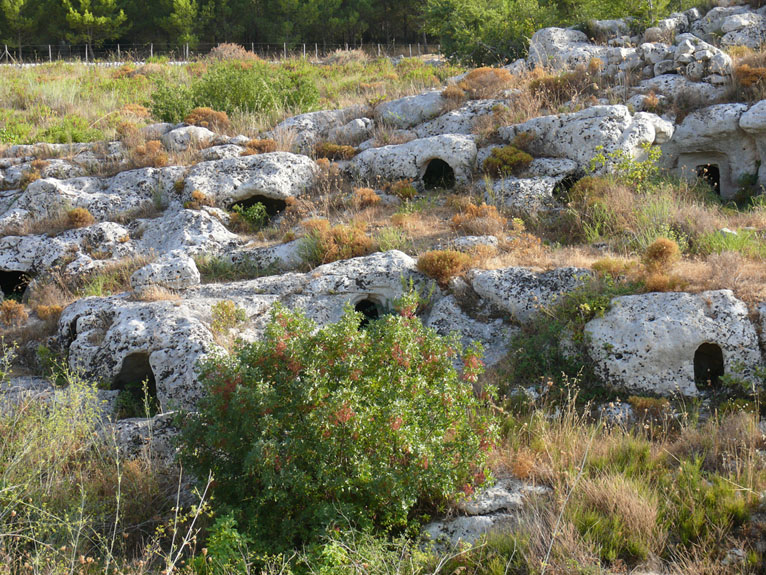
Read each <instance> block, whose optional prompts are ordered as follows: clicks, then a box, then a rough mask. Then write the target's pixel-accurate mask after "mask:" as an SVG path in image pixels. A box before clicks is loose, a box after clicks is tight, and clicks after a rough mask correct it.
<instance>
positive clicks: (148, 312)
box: [59, 296, 215, 411]
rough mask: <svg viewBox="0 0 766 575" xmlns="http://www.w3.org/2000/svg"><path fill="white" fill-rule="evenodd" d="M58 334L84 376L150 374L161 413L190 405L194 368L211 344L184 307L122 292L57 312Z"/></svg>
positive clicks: (194, 394)
mask: <svg viewBox="0 0 766 575" xmlns="http://www.w3.org/2000/svg"><path fill="white" fill-rule="evenodd" d="M59 337H60V341H61V343H62V346H63V347H64V349H68V351H69V365H70V367H71V368H72V369H78V370H81V371H82V373H83V374H84V375H85V376H86V377H90V378H94V379H96V380H102V381H105V382H107V383H112V382H114V381H116V380H118V378H121V379H123V380H126V379H129V380H132V381H134V383H140V382H141V381H142V380H143V379H144V378H146V377H150V376H151V377H153V378H154V380H155V382H156V386H157V399H158V400H159V402H160V405H161V407H162V410H163V411H168V410H171V409H174V408H177V407H178V408H186V409H191V408H193V407H194V405H195V404H196V401H197V399H198V398H199V396H200V393H201V389H200V384H199V382H198V381H197V376H196V374H195V372H194V366H195V364H196V362H197V361H198V360H199V359H201V358H202V357H204V356H205V355H206V354H207V353H209V352H211V351H212V350H213V349H214V348H215V345H214V343H213V336H212V334H211V333H210V331H209V329H208V328H207V327H206V326H205V324H204V323H203V322H202V321H201V320H200V319H199V318H198V317H195V316H194V315H193V314H192V313H191V312H190V310H189V309H188V308H187V307H185V306H180V305H176V304H175V302H170V301H156V302H134V301H130V300H128V299H127V298H126V297H125V296H113V297H108V298H85V299H81V300H79V301H77V302H75V303H73V304H72V305H70V306H69V307H67V308H66V309H65V310H64V313H63V314H62V315H61V318H60V320H59Z"/></svg>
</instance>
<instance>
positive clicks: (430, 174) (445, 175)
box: [423, 158, 455, 190]
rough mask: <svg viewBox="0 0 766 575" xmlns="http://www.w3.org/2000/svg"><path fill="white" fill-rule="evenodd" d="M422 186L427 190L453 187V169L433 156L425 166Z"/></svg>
mask: <svg viewBox="0 0 766 575" xmlns="http://www.w3.org/2000/svg"><path fill="white" fill-rule="evenodd" d="M423 186H424V187H425V189H427V190H435V189H442V188H443V189H448V188H454V187H455V170H453V169H452V166H450V165H449V164H448V163H447V162H445V161H444V160H442V159H440V158H434V159H433V160H431V161H430V162H428V165H427V166H426V171H425V173H424V174H423Z"/></svg>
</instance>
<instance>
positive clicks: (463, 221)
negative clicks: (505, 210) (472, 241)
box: [451, 203, 508, 236]
mask: <svg viewBox="0 0 766 575" xmlns="http://www.w3.org/2000/svg"><path fill="white" fill-rule="evenodd" d="M507 221H508V220H506V218H504V217H503V216H501V215H500V213H499V212H498V211H497V208H496V207H495V206H490V205H487V204H481V205H479V206H477V205H474V204H473V203H471V204H469V205H468V206H466V207H465V208H464V210H463V211H462V212H461V213H459V214H456V215H455V216H453V218H452V220H451V224H452V227H453V229H454V230H455V231H458V232H462V233H464V234H468V235H478V236H484V235H491V236H499V235H502V233H503V230H504V229H505V224H506V223H507Z"/></svg>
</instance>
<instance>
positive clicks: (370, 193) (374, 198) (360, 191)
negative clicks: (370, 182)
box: [352, 188, 380, 209]
mask: <svg viewBox="0 0 766 575" xmlns="http://www.w3.org/2000/svg"><path fill="white" fill-rule="evenodd" d="M352 203H353V205H354V207H355V208H356V209H363V208H369V207H372V206H377V205H378V204H379V203H380V196H379V195H378V194H376V193H375V190H373V189H372V188H354V195H353V197H352Z"/></svg>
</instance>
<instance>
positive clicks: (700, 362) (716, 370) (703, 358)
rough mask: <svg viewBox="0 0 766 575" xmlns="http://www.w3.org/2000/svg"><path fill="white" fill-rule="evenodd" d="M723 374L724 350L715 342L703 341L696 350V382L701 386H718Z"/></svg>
mask: <svg viewBox="0 0 766 575" xmlns="http://www.w3.org/2000/svg"><path fill="white" fill-rule="evenodd" d="M723 374H724V365H723V350H721V347H720V346H719V345H716V344H714V343H703V344H702V345H701V346H699V347H698V348H697V351H695V352H694V383H696V384H697V386H698V387H700V388H708V389H710V388H713V387H717V386H718V384H719V383H720V378H721V376H722V375H723Z"/></svg>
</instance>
